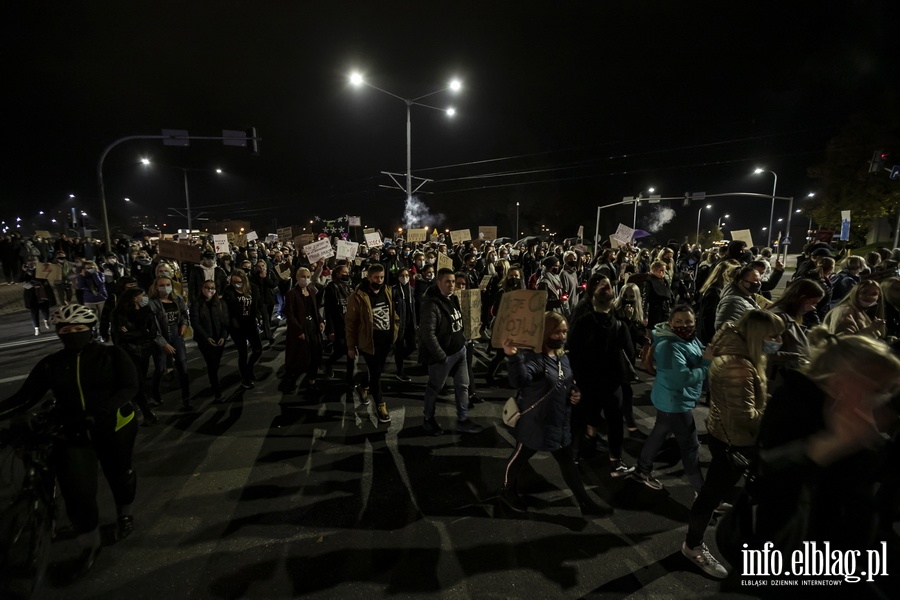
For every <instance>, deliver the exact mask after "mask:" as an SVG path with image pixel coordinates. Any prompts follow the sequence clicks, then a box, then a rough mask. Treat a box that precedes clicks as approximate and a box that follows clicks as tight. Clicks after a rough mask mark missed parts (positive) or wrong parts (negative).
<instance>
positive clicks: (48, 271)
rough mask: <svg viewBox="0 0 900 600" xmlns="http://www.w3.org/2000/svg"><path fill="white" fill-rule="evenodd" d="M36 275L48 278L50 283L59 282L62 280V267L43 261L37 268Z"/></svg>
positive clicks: (40, 277)
mask: <svg viewBox="0 0 900 600" xmlns="http://www.w3.org/2000/svg"><path fill="white" fill-rule="evenodd" d="M35 277H36V278H37V279H46V280H47V281H48V282H50V283H59V282H60V281H62V267H61V266H60V265H57V264H55V263H41V264H39V265H38V267H37V269H36V272H35Z"/></svg>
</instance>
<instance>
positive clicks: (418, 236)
mask: <svg viewBox="0 0 900 600" xmlns="http://www.w3.org/2000/svg"><path fill="white" fill-rule="evenodd" d="M427 240H428V228H427V227H423V228H422V229H409V230H407V232H406V241H407V242H424V241H427Z"/></svg>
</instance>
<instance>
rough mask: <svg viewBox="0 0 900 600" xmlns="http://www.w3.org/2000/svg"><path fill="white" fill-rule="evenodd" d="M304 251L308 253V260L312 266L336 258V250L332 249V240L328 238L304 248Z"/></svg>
mask: <svg viewBox="0 0 900 600" xmlns="http://www.w3.org/2000/svg"><path fill="white" fill-rule="evenodd" d="M303 251H304V252H306V258H307V260H309V262H310V263H312V264H315V263H317V262H319V261H320V260H324V259H326V258H331V257H332V256H334V248H332V247H331V240H329V239H328V238H325V239H324V240H319V241H318V242H313V243H312V244H307V245H305V246H303Z"/></svg>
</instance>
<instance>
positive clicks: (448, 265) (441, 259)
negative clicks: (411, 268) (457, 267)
mask: <svg viewBox="0 0 900 600" xmlns="http://www.w3.org/2000/svg"><path fill="white" fill-rule="evenodd" d="M437 268H438V270H440V269H452V268H453V259H452V258H450V257H449V256H447V255H446V254H438V255H437Z"/></svg>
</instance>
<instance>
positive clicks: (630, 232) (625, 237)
mask: <svg viewBox="0 0 900 600" xmlns="http://www.w3.org/2000/svg"><path fill="white" fill-rule="evenodd" d="M613 237H614V238H616V241H617V242H619V244H620V245H622V244H630V243H631V240H632V238H633V237H634V229H632V228H631V227H629V226H628V225H623V224H622V223H619V227H618V228H617V229H616V232H615V233H614V234H613Z"/></svg>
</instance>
